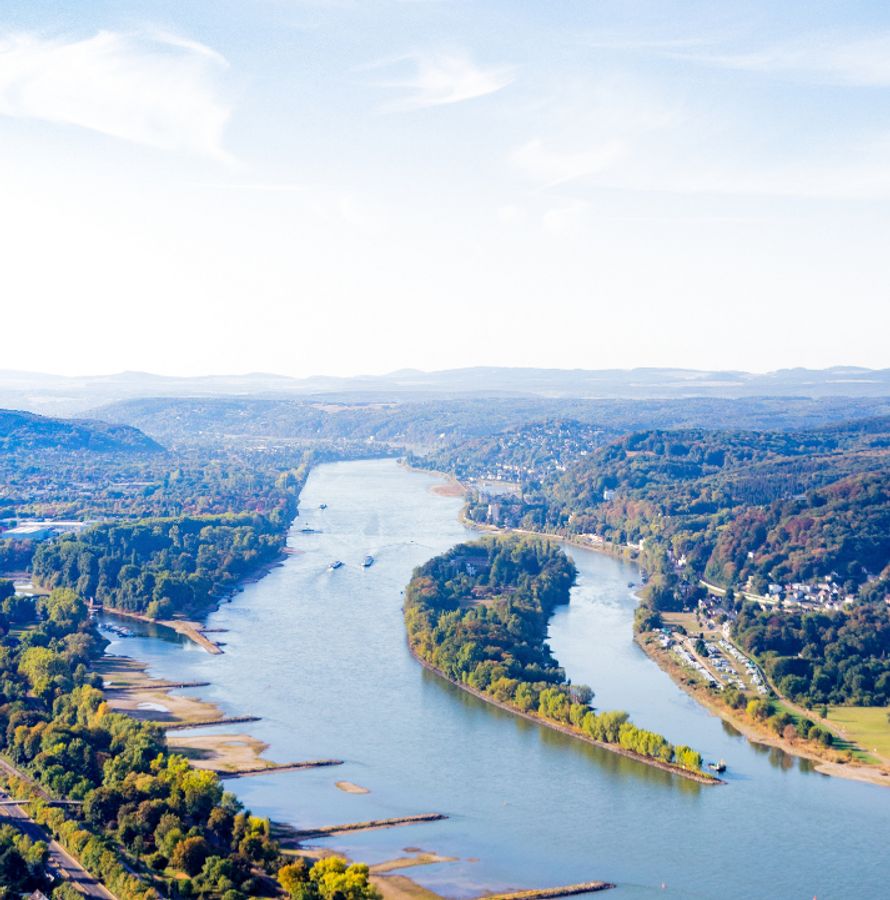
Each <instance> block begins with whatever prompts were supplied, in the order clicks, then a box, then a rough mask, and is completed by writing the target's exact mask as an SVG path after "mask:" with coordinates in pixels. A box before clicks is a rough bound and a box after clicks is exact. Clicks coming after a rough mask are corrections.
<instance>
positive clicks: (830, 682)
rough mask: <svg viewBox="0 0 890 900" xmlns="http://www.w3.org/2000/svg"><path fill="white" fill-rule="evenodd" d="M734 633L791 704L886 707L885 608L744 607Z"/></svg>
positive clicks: (889, 636)
mask: <svg viewBox="0 0 890 900" xmlns="http://www.w3.org/2000/svg"><path fill="white" fill-rule="evenodd" d="M735 633H736V636H737V638H738V640H739V642H740V643H741V645H742V646H743V647H744V648H745V649H746V650H748V652H750V653H752V654H754V655H755V656H757V657H758V658H760V659H762V660H763V661H764V664H765V667H766V670H767V672H768V673H769V675H770V677H771V678H772V680H773V681H774V682H775V683H776V685H777V687H778V688H779V690H780V691H781V692H782V693H783V694H784V695H785V696H788V697H791V698H792V699H793V700H797V701H798V702H800V703H803V704H805V705H807V706H810V707H813V706H816V705H819V704H843V703H852V704H855V705H857V706H887V705H890V609H888V607H887V606H886V605H885V604H883V603H882V604H865V605H862V606H859V607H856V608H853V609H851V610H850V611H849V612H840V611H826V612H800V611H786V612H783V613H779V614H777V613H775V612H770V611H764V610H761V609H759V608H758V607H757V606H756V605H755V604H753V603H745V604H743V605H742V608H741V611H740V612H739V617H738V620H737V623H736V629H735Z"/></svg>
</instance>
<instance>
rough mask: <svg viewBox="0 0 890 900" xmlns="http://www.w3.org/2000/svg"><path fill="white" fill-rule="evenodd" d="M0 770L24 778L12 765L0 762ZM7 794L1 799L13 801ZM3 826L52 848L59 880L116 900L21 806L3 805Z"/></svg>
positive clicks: (103, 898)
mask: <svg viewBox="0 0 890 900" xmlns="http://www.w3.org/2000/svg"><path fill="white" fill-rule="evenodd" d="M0 769H3V771H5V772H6V773H8V774H9V775H15V776H18V777H22V776H21V773H19V772H18V771H17V770H16V769H15V768H14V767H13V766H11V765H9V764H8V763H7V762H5V761H4V760H0ZM12 799H13V798H12V797H10V796H9V795H8V794H7V793H6V792H5V791H2V790H0V800H12ZM0 823H2V824H10V825H15V827H16V828H18V829H19V830H20V831H23V832H24V833H25V834H27V835H28V837H30V838H31V840H34V841H46V842H47V844H48V846H49V860H48V863H47V865H48V867H49V869H50V871H51V872H52V874H53V875H54V876H55V877H56V878H60V877H61V878H65V879H67V880H68V881H70V882H71V883H72V884H73V885H74V886H75V887H76V888H77V890H79V891H80V892H81V893H82V894H83V895H84V896H86V897H92V898H95V900H117V898H116V897H115V895H114V894H112V893H111V891H109V890H108V888H106V887H105V885H103V884H102V883H101V882H99V881H97V880H96V879H95V878H93V876H92V875H90V873H89V872H87V870H86V869H85V868H84V867H83V866H82V865H81V864H80V863H79V862H78V861H77V860H76V859H75V858H74V857H73V856H72V855H71V854H70V853H69V852H68V851H67V850H66V849H65V848H64V847H63V846H62V845H61V844H60V843H59V842H58V841H54V840H52V839H51V838H50V836H49V835H48V834H47V833H46V832H45V831H44V830H43V828H41V827H40V826H39V825H38V824H37V823H36V822H35V821H34V820H33V819H32V818H31V817H30V816H29V815H28V814H27V813H26V812H25V810H24V808H23V807H21V806H0Z"/></svg>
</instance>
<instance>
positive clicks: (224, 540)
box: [32, 510, 290, 618]
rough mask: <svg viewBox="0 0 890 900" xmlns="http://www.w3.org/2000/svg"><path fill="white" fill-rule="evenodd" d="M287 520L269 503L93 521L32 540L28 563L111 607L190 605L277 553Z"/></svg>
mask: <svg viewBox="0 0 890 900" xmlns="http://www.w3.org/2000/svg"><path fill="white" fill-rule="evenodd" d="M289 522H290V519H289V517H288V514H287V512H285V511H279V510H276V511H273V512H272V513H271V514H269V515H268V516H263V515H258V514H255V515H233V514H229V515H224V516H194V517H192V516H182V517H178V518H171V519H142V520H139V521H137V522H128V523H115V524H103V525H96V526H94V527H93V528H90V529H88V530H86V531H84V532H82V533H81V534H80V535H78V536H74V535H70V536H66V537H64V538H62V539H61V540H56V541H49V542H46V543H43V544H41V545H39V546H38V548H37V550H36V551H35V553H34V560H33V566H32V571H33V574H34V576H35V577H36V578H38V579H39V580H40V581H41V582H42V583H43V584H45V585H47V586H50V587H55V586H64V587H70V588H74V589H76V590H77V591H78V593H80V594H81V595H82V596H86V597H93V598H95V599H96V600H97V601H99V602H101V603H103V604H105V605H106V606H111V607H114V608H116V609H122V610H127V611H129V612H140V613H147V614H148V615H150V616H152V617H155V618H165V617H167V616H170V615H172V614H173V613H196V612H200V611H201V610H202V609H203V608H205V607H206V605H207V604H208V603H209V602H210V601H211V600H214V599H218V598H219V597H220V596H221V595H222V594H224V593H225V592H226V591H229V590H231V589H232V588H233V587H234V586H235V585H236V584H237V583H238V581H239V580H240V579H242V578H244V577H245V576H247V575H249V574H250V573H252V572H254V571H256V569H258V568H259V567H260V566H262V565H264V564H267V563H269V562H271V561H273V560H274V559H275V558H276V557H278V556H279V554H280V553H281V551H282V549H283V547H284V542H285V538H286V530H287V526H288V524H289Z"/></svg>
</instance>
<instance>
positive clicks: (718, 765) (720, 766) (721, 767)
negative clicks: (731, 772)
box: [708, 759, 726, 772]
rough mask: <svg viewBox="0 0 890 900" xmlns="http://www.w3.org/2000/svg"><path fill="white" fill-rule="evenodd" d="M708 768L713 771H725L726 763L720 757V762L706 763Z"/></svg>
mask: <svg viewBox="0 0 890 900" xmlns="http://www.w3.org/2000/svg"><path fill="white" fill-rule="evenodd" d="M708 768H709V769H712V770H713V771H714V772H725V771H726V763H725V762H724V761H723V760H722V759H721V760H720V762H715V763H713V762H712V763H708Z"/></svg>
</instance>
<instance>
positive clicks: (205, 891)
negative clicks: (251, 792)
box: [0, 582, 378, 900]
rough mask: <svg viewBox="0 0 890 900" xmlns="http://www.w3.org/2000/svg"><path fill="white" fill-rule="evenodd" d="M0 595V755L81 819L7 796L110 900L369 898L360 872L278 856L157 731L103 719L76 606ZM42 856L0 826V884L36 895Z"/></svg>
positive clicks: (65, 895) (92, 642) (61, 596)
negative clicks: (25, 806)
mask: <svg viewBox="0 0 890 900" xmlns="http://www.w3.org/2000/svg"><path fill="white" fill-rule="evenodd" d="M0 594H2V596H3V600H2V606H0V634H2V644H0V751H2V753H3V754H4V755H5V756H6V757H7V758H8V759H9V760H10V761H12V762H13V763H14V764H15V765H16V766H18V767H19V769H21V770H22V771H24V772H26V773H28V775H29V776H30V777H31V778H32V779H33V780H34V782H35V783H36V784H37V785H38V786H39V788H40V789H42V790H43V791H45V792H47V793H48V794H49V795H50V796H52V797H62V798H67V799H73V800H80V801H83V807H82V816H78V815H77V813H76V811H75V812H72V808H70V807H69V808H62V807H58V806H51V805H49V804H48V803H46V802H44V801H43V800H42V799H41V794H40V792H39V791H38V790H36V789H35V788H34V787H33V786H32V785H30V784H29V783H28V782H23V781H22V782H20V781H17V780H15V779H8V781H9V783H8V784H7V787H8V788H9V790H10V791H11V792H13V793H14V795H15V796H17V797H22V796H30V797H32V798H33V799H34V800H35V801H36V802H35V804H34V805H32V806H30V807H29V810H30V812H31V814H32V815H33V817H34V819H35V820H36V821H37V822H38V823H39V824H41V825H43V826H44V827H45V828H46V829H47V830H48V831H49V832H51V833H52V834H53V835H54V836H55V837H57V838H58V839H59V840H60V841H61V843H62V844H63V846H65V847H66V848H67V849H68V850H69V851H70V852H71V853H73V854H74V855H75V856H76V857H77V858H78V859H79V860H80V861H81V862H82V864H83V865H84V866H85V867H86V868H87V869H88V870H89V871H91V872H92V873H93V874H94V875H95V876H96V877H98V878H100V879H101V880H102V881H103V882H104V883H105V884H106V885H107V886H108V887H109V888H110V889H111V890H112V891H113V892H114V893H115V894H116V895H117V896H118V897H120V898H121V900H153V898H158V897H159V896H168V897H169V896H176V897H208V898H210V897H219V898H223V900H245V898H247V897H252V896H277V895H279V889H283V890H284V891H285V892H286V893H288V894H290V895H291V896H293V897H297V898H300V900H315V898H318V900H335V898H342V897H344V896H347V895H345V894H342V893H338V891H341V890H342V889H343V887H344V886H347V885H348V887H349V890H350V891H351V893H349V894H348V896H349V897H350V898H354V900H362V898H375V897H377V896H378V895H377V892H376V890H375V889H374V888H373V887H372V886H371V885H370V883H369V881H368V877H367V876H368V870H367V867H366V866H362V865H347V864H346V863H345V862H343V860H340V859H339V858H337V857H334V858H332V859H330V860H328V861H326V862H325V864H324V865H323V866H320V865H316V866H313V867H312V868H308V867H307V866H305V865H301V864H300V863H298V862H295V861H294V860H293V859H292V858H291V859H286V858H283V857H282V855H281V852H280V849H279V846H278V844H277V842H276V841H275V840H273V838H272V837H271V831H270V824H269V821H268V819H262V818H258V817H256V816H253V815H251V813H250V812H249V811H248V810H246V809H244V808H243V806H242V805H241V804H240V803H239V801H238V800H237V799H236V798H235V797H234V795H232V794H230V793H227V792H226V791H224V790H223V787H222V784H221V782H220V780H219V778H218V776H217V775H216V774H215V773H213V772H209V771H206V770H199V769H194V768H192V767H191V766H190V764H189V762H188V760H187V759H186V758H184V757H182V756H178V755H175V754H171V753H169V752H168V751H167V749H166V743H165V739H164V735H163V732H162V731H160V730H159V729H158V728H157V727H155V726H153V725H151V724H148V723H145V722H140V721H137V720H135V719H132V718H130V717H128V716H124V715H121V714H118V713H114V712H111V711H110V710H109V708H108V705H107V704H106V703H105V701H104V698H103V694H102V689H101V680H100V679H99V677H98V676H96V675H94V674H91V672H90V669H89V667H90V663H91V661H92V660H94V659H95V658H96V657H97V656H98V655H100V654H101V652H102V649H103V646H104V640H103V639H102V638H101V637H100V636H99V634H98V633H97V632H96V630H95V628H94V627H93V625H92V623H91V622H90V620H89V618H88V616H87V608H86V604H85V603H84V601H83V598H82V597H81V596H79V595H78V594H77V593H75V592H74V591H73V590H71V589H69V588H56V589H55V590H54V591H53V592H52V593H51V594H50V595H49V596H48V597H44V598H40V599H39V600H37V601H36V604H35V601H33V600H31V599H27V598H20V597H15V595H14V594H12V592H11V590H10V588H9V586H8V582H4V583H0ZM45 850H46V848H45V847H44V846H41V845H40V844H39V843H36V844H33V845H32V844H29V843H28V842H27V841H24V840H22V839H21V838H20V837H17V836H16V835H13V834H11V833H9V831H8V830H6V829H0V872H2V873H3V876H2V877H3V879H4V887H6V888H9V889H14V890H15V891H18V890H19V889H21V890H23V891H24V890H28V889H34V888H45V889H47V890H49V884H48V882H47V879H46V877H45V875H46V873H45V869H44V863H45ZM70 890H71V889H70V887H66V886H65V885H64V884H63V883H62V884H56V886H55V887H54V888H53V890H52V896H53V898H54V900H56V898H61V900H72V897H73V896H74V895H72V894H71V893H70ZM2 891H3V888H0V892H2ZM0 896H3V895H2V893H0ZM9 896H18V894H9ZM78 896H79V895H78Z"/></svg>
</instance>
